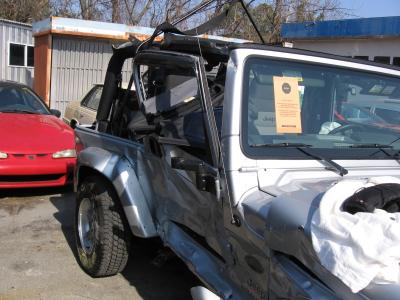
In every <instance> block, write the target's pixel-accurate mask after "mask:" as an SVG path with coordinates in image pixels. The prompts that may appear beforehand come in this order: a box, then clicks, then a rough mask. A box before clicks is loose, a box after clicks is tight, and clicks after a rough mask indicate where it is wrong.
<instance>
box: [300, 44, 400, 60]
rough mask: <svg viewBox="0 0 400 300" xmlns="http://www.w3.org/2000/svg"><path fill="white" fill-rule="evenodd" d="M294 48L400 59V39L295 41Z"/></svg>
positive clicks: (370, 58)
mask: <svg viewBox="0 0 400 300" xmlns="http://www.w3.org/2000/svg"><path fill="white" fill-rule="evenodd" d="M293 45H294V47H295V48H300V49H307V50H313V51H320V52H325V53H331V54H337V55H343V56H351V57H354V56H368V57H369V60H374V57H375V56H389V57H391V60H390V63H392V62H393V57H400V38H370V39H334V40H333V39H332V40H301V41H300V40H295V41H293Z"/></svg>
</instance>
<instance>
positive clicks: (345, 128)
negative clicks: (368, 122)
mask: <svg viewBox="0 0 400 300" xmlns="http://www.w3.org/2000/svg"><path fill="white" fill-rule="evenodd" d="M357 128H358V129H361V131H365V127H364V126H362V125H360V124H344V125H342V126H339V127H337V128H335V129H333V130H332V131H330V132H329V133H328V134H337V133H341V132H345V131H348V130H351V129H357Z"/></svg>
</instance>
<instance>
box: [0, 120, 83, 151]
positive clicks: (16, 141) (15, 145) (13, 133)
mask: <svg viewBox="0 0 400 300" xmlns="http://www.w3.org/2000/svg"><path fill="white" fill-rule="evenodd" d="M74 136H75V135H74V131H73V130H72V128H70V127H69V126H68V125H67V124H65V123H64V122H63V121H61V120H60V119H58V118H57V117H55V116H53V115H34V114H17V113H0V151H1V152H6V153H15V154H17V153H19V154H34V153H35V154H40V153H43V154H44V153H54V152H57V151H60V150H65V149H74V148H75V137H74Z"/></svg>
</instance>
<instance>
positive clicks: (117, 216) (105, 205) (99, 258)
mask: <svg viewBox="0 0 400 300" xmlns="http://www.w3.org/2000/svg"><path fill="white" fill-rule="evenodd" d="M131 237H132V236H131V233H130V230H129V226H128V224H127V221H126V219H125V215H124V212H123V209H122V207H121V203H120V202H119V199H118V197H117V195H116V193H115V191H114V189H113V187H112V186H111V184H110V183H109V182H108V181H107V180H105V179H104V178H102V177H100V176H89V177H87V178H85V179H84V180H83V181H82V183H81V184H80V185H79V186H78V193H77V201H76V209H75V240H76V247H77V253H78V262H79V264H80V266H81V267H82V269H83V270H84V271H85V272H86V273H87V274H89V275H90V276H92V277H104V276H111V275H115V274H117V273H119V272H121V271H122V270H123V269H124V268H125V266H126V264H127V262H128V256H129V246H130V241H131Z"/></svg>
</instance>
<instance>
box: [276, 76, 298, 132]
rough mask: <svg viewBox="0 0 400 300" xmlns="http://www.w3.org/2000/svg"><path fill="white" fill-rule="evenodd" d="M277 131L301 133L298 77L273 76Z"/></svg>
mask: <svg viewBox="0 0 400 300" xmlns="http://www.w3.org/2000/svg"><path fill="white" fill-rule="evenodd" d="M273 79H274V96H275V97H274V98H275V119H276V132H277V133H302V129H301V114H300V97H299V85H298V78H296V77H277V76H274V78H273Z"/></svg>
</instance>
